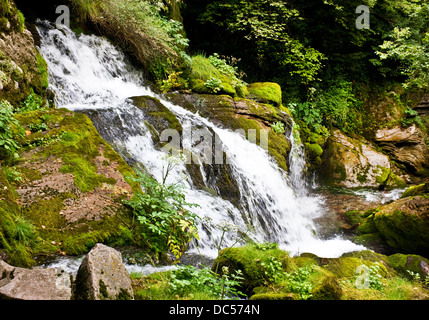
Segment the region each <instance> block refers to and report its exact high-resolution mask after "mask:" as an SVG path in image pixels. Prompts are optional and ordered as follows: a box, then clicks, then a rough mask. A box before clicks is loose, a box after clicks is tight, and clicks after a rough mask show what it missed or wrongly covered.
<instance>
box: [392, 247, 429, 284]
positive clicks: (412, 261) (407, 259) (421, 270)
mask: <svg viewBox="0 0 429 320" xmlns="http://www.w3.org/2000/svg"><path fill="white" fill-rule="evenodd" d="M388 260H389V263H390V265H391V266H392V267H393V268H394V269H395V270H396V271H398V272H400V273H401V274H402V275H405V276H407V277H409V278H411V275H410V274H409V273H408V271H411V272H414V273H417V274H419V275H420V277H421V278H422V279H425V278H426V277H427V276H428V275H429V259H426V258H424V257H422V256H419V255H414V254H401V253H397V254H394V255H391V256H389V257H388Z"/></svg>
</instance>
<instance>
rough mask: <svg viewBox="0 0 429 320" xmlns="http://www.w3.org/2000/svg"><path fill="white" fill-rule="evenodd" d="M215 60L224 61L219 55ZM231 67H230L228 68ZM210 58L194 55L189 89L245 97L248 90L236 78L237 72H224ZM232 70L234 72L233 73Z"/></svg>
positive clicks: (197, 91) (204, 92) (203, 92)
mask: <svg viewBox="0 0 429 320" xmlns="http://www.w3.org/2000/svg"><path fill="white" fill-rule="evenodd" d="M214 60H215V61H218V62H220V61H222V60H220V59H219V57H217V56H216V58H214ZM228 69H229V68H228ZM222 71H225V70H222V68H217V67H216V66H215V65H214V64H213V63H212V61H211V60H210V59H209V58H206V57H205V56H203V55H195V56H193V57H192V63H191V71H190V74H189V76H188V84H189V89H191V90H192V91H193V92H195V93H200V94H217V95H224V94H225V95H229V96H231V97H236V96H238V97H243V98H244V97H245V95H246V94H247V90H245V89H243V88H245V86H244V85H242V84H241V82H240V81H238V79H237V78H236V75H235V72H233V71H232V70H230V71H229V72H222ZM231 72H232V73H231Z"/></svg>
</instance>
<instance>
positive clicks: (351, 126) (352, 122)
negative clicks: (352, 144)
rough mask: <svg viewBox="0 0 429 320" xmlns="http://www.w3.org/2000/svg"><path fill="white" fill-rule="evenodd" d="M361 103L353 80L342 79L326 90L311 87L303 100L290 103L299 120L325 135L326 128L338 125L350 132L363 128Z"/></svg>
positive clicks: (294, 114) (291, 109)
mask: <svg viewBox="0 0 429 320" xmlns="http://www.w3.org/2000/svg"><path fill="white" fill-rule="evenodd" d="M360 106H361V104H360V103H359V102H358V101H357V99H356V98H355V96H354V93H353V89H352V84H351V82H348V81H345V80H339V81H337V82H336V83H331V84H328V88H327V89H325V90H322V89H320V90H317V89H315V88H313V90H310V95H309V99H308V101H306V102H303V103H290V104H289V105H288V109H289V110H290V111H291V113H292V114H293V116H294V117H295V119H298V120H301V121H303V122H304V123H305V124H306V125H307V126H308V127H309V128H310V129H311V130H312V131H314V132H315V133H317V134H322V133H323V132H324V131H326V128H332V127H337V128H339V129H341V130H343V131H344V132H346V133H354V132H359V131H360V130H362V114H361V111H360Z"/></svg>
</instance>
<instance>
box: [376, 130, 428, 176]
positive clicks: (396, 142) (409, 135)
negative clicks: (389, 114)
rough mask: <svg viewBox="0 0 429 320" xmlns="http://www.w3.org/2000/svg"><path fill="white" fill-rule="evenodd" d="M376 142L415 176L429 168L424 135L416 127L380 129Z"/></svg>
mask: <svg viewBox="0 0 429 320" xmlns="http://www.w3.org/2000/svg"><path fill="white" fill-rule="evenodd" d="M375 141H376V142H377V143H378V144H379V145H380V147H381V148H382V149H383V150H384V151H385V152H386V153H387V154H389V155H390V157H391V158H392V159H393V160H395V161H396V162H398V163H399V164H402V165H404V166H405V167H406V168H407V169H408V170H410V171H411V172H412V173H414V174H416V173H417V174H418V173H420V172H422V170H424V168H425V167H429V149H428V147H427V146H426V143H425V139H424V135H423V133H422V132H421V130H420V129H419V128H417V127H416V126H415V125H411V126H410V127H408V128H402V127H399V126H395V127H393V128H390V129H388V128H383V129H380V130H378V131H377V132H376V134H375Z"/></svg>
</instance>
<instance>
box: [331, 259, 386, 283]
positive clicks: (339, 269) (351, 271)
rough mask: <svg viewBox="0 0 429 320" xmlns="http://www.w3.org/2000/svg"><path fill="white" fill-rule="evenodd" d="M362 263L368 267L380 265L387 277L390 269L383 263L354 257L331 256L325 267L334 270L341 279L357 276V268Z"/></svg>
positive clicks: (384, 275)
mask: <svg viewBox="0 0 429 320" xmlns="http://www.w3.org/2000/svg"><path fill="white" fill-rule="evenodd" d="M361 265H365V266H367V267H371V266H374V265H378V266H379V267H380V274H381V275H382V276H383V277H386V276H387V274H388V271H387V269H386V267H385V266H384V265H383V264H381V263H375V262H372V261H369V260H363V259H359V258H354V257H341V258H330V259H328V263H327V264H326V265H324V266H323V268H325V269H326V270H328V271H330V272H332V273H333V274H334V275H335V276H337V277H338V278H339V279H343V278H351V277H353V276H355V275H356V270H357V268H358V267H359V266H361Z"/></svg>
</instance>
